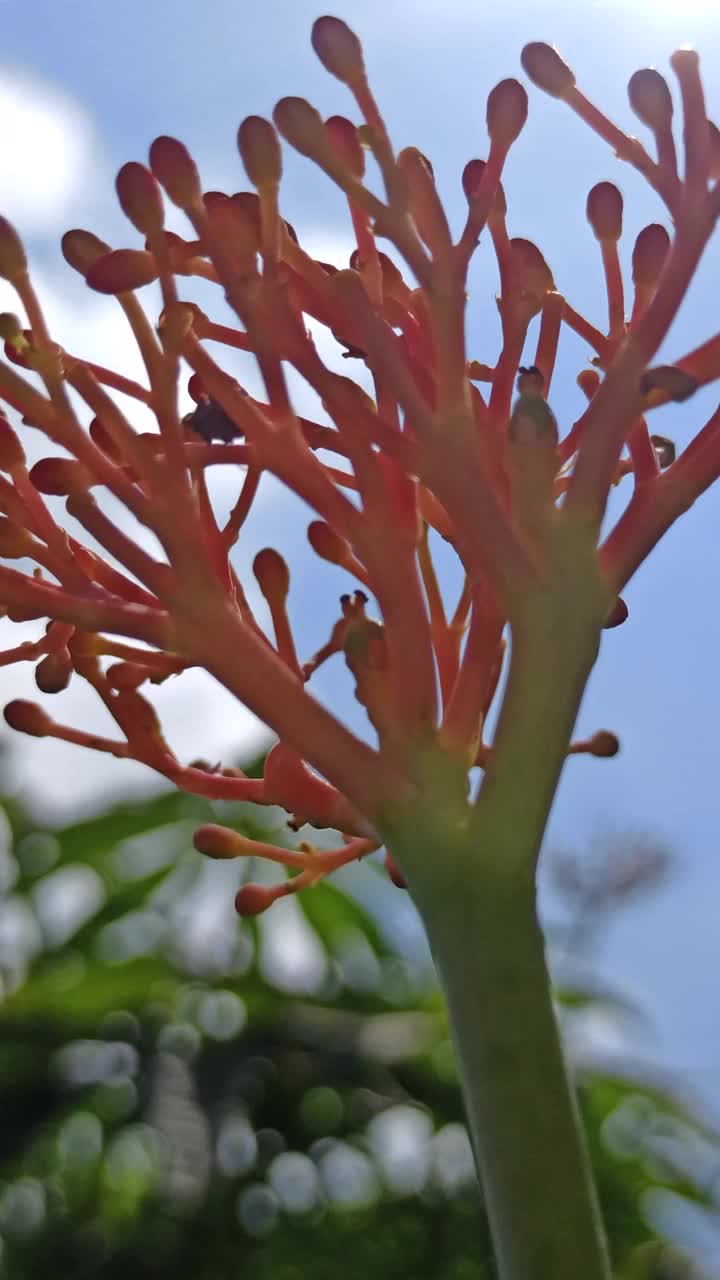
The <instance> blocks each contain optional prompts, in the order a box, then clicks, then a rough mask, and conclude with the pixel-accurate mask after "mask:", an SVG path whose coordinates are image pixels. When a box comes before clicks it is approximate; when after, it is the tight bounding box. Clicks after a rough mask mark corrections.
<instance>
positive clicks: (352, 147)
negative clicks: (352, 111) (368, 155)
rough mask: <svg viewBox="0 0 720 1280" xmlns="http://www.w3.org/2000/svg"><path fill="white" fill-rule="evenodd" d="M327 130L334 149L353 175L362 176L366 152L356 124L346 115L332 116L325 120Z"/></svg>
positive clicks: (355, 176)
mask: <svg viewBox="0 0 720 1280" xmlns="http://www.w3.org/2000/svg"><path fill="white" fill-rule="evenodd" d="M325 131H326V133H327V136H328V138H329V139H330V145H331V146H332V149H333V151H334V152H335V153H336V154H337V155H338V156H340V158H341V160H342V161H343V163H344V164H345V165H346V167H347V169H348V170H349V171H350V173H351V174H352V175H353V177H354V178H362V176H363V174H364V172H365V152H364V151H363V149H362V146H361V143H360V139H359V138H358V131H357V128H356V126H355V125H354V124H353V123H352V121H351V120H346V119H345V117H344V116H330V119H329V120H326V121H325Z"/></svg>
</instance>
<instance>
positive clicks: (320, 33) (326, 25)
mask: <svg viewBox="0 0 720 1280" xmlns="http://www.w3.org/2000/svg"><path fill="white" fill-rule="evenodd" d="M311 39H312V47H313V49H314V50H315V52H316V54H317V56H318V58H319V59H320V61H321V62H322V64H323V66H324V68H325V70H326V71H329V72H330V74H331V75H333V76H337V78H338V80H342V81H343V83H344V84H353V83H357V82H358V81H359V80H362V79H364V76H365V63H364V60H363V51H362V45H361V44H360V41H359V40H358V38H357V36H356V35H355V32H354V31H351V29H350V27H349V26H348V25H347V23H345V22H343V21H342V19H341V18H333V17H323V18H317V19H316V21H315V22H314V23H313V29H312V37H311Z"/></svg>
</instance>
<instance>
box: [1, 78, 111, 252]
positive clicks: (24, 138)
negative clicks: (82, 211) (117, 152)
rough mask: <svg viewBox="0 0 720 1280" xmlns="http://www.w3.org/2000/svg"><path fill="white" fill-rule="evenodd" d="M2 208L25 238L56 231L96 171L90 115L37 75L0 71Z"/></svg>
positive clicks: (69, 97)
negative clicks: (80, 191)
mask: <svg viewBox="0 0 720 1280" xmlns="http://www.w3.org/2000/svg"><path fill="white" fill-rule="evenodd" d="M0 120H2V121H3V125H4V128H3V141H2V149H1V150H0V204H1V205H2V212H3V214H4V215H5V216H6V217H8V218H10V220H11V222H13V223H15V224H16V226H17V227H18V228H19V229H22V232H23V234H25V235H46V234H48V233H49V232H54V231H56V230H57V228H58V226H59V225H60V224H61V223H62V221H63V218H64V216H65V213H66V211H67V209H68V208H69V206H70V205H71V203H72V201H73V199H74V197H75V196H76V194H77V193H78V191H79V189H80V187H81V186H82V185H83V184H87V182H88V176H89V174H90V173H91V172H92V170H93V163H92V158H93V151H94V137H93V127H92V122H91V119H90V117H89V115H88V114H87V113H86V111H85V110H84V109H83V107H82V106H81V105H80V104H79V103H78V102H76V101H75V100H74V99H73V98H72V97H71V96H70V95H69V94H68V93H66V92H65V91H64V90H61V89H58V88H56V87H55V86H53V85H51V84H49V83H48V82H47V81H45V80H43V79H41V78H40V77H38V76H33V75H29V74H27V73H26V72H24V71H23V72H21V71H17V70H15V69H13V68H8V67H4V68H0Z"/></svg>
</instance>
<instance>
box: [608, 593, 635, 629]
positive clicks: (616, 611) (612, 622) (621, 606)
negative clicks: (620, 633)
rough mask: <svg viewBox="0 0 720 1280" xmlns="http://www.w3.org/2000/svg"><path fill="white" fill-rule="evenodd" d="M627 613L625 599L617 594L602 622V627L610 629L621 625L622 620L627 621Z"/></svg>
mask: <svg viewBox="0 0 720 1280" xmlns="http://www.w3.org/2000/svg"><path fill="white" fill-rule="evenodd" d="M628 614H629V610H628V607H627V605H626V603H625V601H624V600H623V598H622V596H618V598H617V600H616V601H615V603H614V605H613V606H612V608H611V610H610V612H609V613H608V615H607V617H606V619H605V621H604V623H603V627H604V629H605V630H606V631H610V630H611V629H612V628H613V627H621V626H622V624H623V622H626V621H627V618H628Z"/></svg>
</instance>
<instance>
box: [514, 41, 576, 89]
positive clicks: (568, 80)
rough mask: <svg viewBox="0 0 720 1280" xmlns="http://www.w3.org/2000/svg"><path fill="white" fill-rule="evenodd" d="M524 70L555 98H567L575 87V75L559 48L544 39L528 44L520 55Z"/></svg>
mask: <svg viewBox="0 0 720 1280" xmlns="http://www.w3.org/2000/svg"><path fill="white" fill-rule="evenodd" d="M520 61H521V62H522V65H523V70H524V71H525V73H526V75H528V76H529V77H530V79H531V80H532V82H533V84H536V85H537V86H538V88H539V89H544V90H545V93H549V94H550V95H551V97H553V98H566V97H567V95H568V94H569V93H570V91H571V89H574V88H575V76H574V75H573V73H572V71H571V70H570V68H569V66H568V65H567V63H566V62H564V61H563V59H562V58H561V57H560V54H559V53H558V51H557V49H555V48H553V46H552V45H550V44H545V43H544V42H543V41H542V40H536V41H533V42H532V43H531V44H526V45H525V48H524V49H523V51H522V53H521V55H520Z"/></svg>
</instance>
